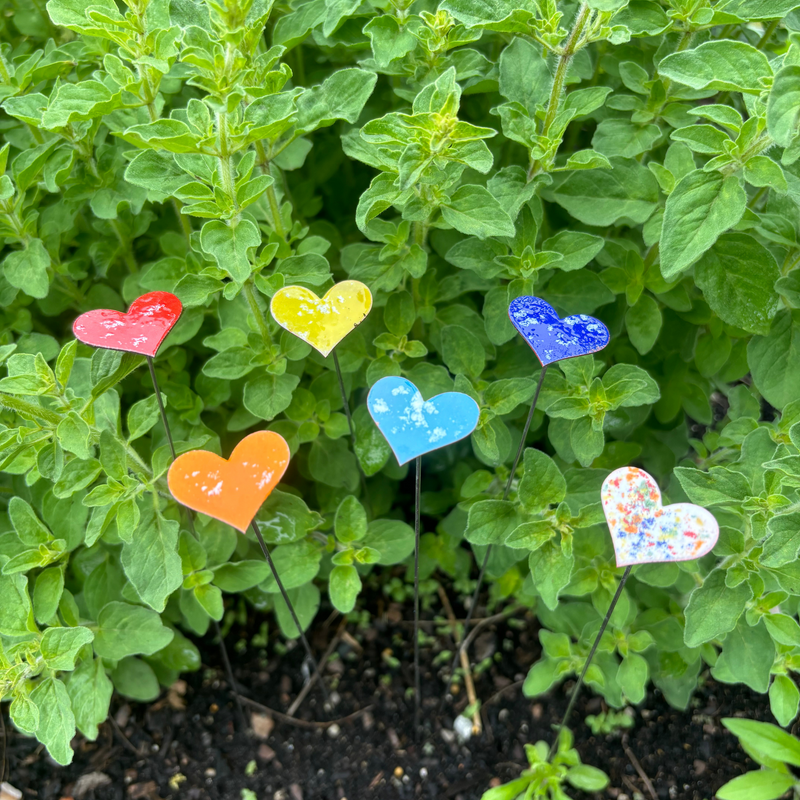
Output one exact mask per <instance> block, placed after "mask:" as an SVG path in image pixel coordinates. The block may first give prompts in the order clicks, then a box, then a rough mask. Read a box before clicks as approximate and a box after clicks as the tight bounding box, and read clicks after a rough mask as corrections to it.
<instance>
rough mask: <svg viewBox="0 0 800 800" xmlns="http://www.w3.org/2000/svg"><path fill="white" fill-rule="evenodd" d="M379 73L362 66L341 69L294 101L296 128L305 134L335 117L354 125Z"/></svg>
mask: <svg viewBox="0 0 800 800" xmlns="http://www.w3.org/2000/svg"><path fill="white" fill-rule="evenodd" d="M377 80H378V76H377V75H376V74H375V73H374V72H369V71H368V70H364V69H355V68H350V69H340V70H338V71H337V72H334V73H333V75H331V76H330V77H329V78H326V79H325V81H323V82H322V84H320V85H319V86H313V87H312V88H311V89H306V90H305V91H304V92H303V94H301V95H300V97H299V98H298V100H297V122H296V125H297V131H298V133H308V132H309V131H313V130H316V129H317V128H324V127H327V126H328V125H332V124H333V123H334V122H335V121H336V120H337V119H344V120H347V122H349V123H350V124H353V123H354V122H355V121H356V120H357V119H358V117H359V115H360V114H361V109H362V108H364V104H365V103H366V102H367V100H368V99H369V96H370V95H371V94H372V90H373V89H374V87H375V83H376V81H377Z"/></svg>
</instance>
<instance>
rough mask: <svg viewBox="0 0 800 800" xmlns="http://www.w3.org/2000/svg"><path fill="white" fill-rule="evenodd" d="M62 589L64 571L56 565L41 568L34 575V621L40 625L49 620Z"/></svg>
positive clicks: (54, 610)
mask: <svg viewBox="0 0 800 800" xmlns="http://www.w3.org/2000/svg"><path fill="white" fill-rule="evenodd" d="M63 591H64V571H63V570H62V569H59V568H58V567H51V568H50V569H44V570H42V571H41V572H40V573H39V574H38V575H37V577H36V583H35V584H34V588H33V611H34V616H35V617H36V621H37V622H38V623H40V624H42V625H44V624H46V623H48V622H50V620H51V619H52V618H53V615H54V614H55V613H56V611H57V610H58V604H59V602H60V601H61V595H62V593H63Z"/></svg>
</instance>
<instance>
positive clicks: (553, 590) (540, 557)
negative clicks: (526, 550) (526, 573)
mask: <svg viewBox="0 0 800 800" xmlns="http://www.w3.org/2000/svg"><path fill="white" fill-rule="evenodd" d="M573 560H574V559H573V556H572V555H565V554H564V551H563V548H562V547H561V545H560V544H559V543H558V542H556V541H555V540H551V541H549V542H547V543H546V544H545V545H543V546H542V547H540V548H539V549H538V550H535V551H534V552H533V553H531V554H530V556H529V557H528V566H529V567H530V570H531V575H532V576H533V583H534V586H536V591H537V592H538V593H539V596H540V597H541V598H542V600H543V601H544V604H545V605H546V606H547V607H548V608H549V609H550V610H551V611H552V610H553V609H555V608H556V607H557V606H558V596H559V594H561V590H562V589H565V588H566V587H567V585H568V584H569V581H570V577H571V575H572V565H573Z"/></svg>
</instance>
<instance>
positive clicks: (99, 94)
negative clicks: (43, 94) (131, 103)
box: [42, 80, 122, 130]
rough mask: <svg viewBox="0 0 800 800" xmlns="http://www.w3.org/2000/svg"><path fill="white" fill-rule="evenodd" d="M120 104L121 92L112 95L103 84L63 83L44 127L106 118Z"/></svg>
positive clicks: (45, 119)
mask: <svg viewBox="0 0 800 800" xmlns="http://www.w3.org/2000/svg"><path fill="white" fill-rule="evenodd" d="M121 104H122V98H121V95H120V93H119V92H112V91H111V90H110V89H109V88H108V87H107V86H106V85H105V84H103V83H100V81H94V80H91V81H81V82H80V83H62V84H61V86H59V87H58V90H57V91H56V92H55V93H54V95H53V96H51V98H50V102H49V104H48V106H47V110H46V111H45V112H44V115H43V116H42V126H43V127H45V128H48V129H49V130H53V129H54V128H63V127H66V126H67V125H70V124H71V123H73V122H79V121H81V120H87V119H94V118H96V117H102V116H105V115H106V114H109V113H111V112H112V111H113V110H114V109H115V108H118V107H119V106H120V105H121Z"/></svg>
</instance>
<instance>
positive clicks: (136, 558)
mask: <svg viewBox="0 0 800 800" xmlns="http://www.w3.org/2000/svg"><path fill="white" fill-rule="evenodd" d="M179 531H180V525H179V524H178V523H177V522H176V521H175V520H166V519H164V518H163V517H162V516H161V514H160V513H158V512H154V511H153V509H152V506H150V507H149V508H147V509H146V510H145V511H144V512H143V513H142V515H141V517H140V519H139V526H138V527H137V529H136V532H135V533H134V534H133V536H132V537H131V540H130V541H129V542H126V543H125V544H124V545H123V547H122V556H121V560H122V566H123V568H124V570H125V574H126V575H127V576H128V580H129V581H130V582H131V583H132V584H133V587H134V589H136V593H137V594H138V595H139V597H140V598H141V599H142V601H143V602H145V603H147V605H149V606H150V607H151V608H153V609H155V610H156V611H163V610H164V609H165V608H166V605H167V600H168V598H169V596H170V595H171V594H172V593H173V592H174V591H176V590H177V589H178V588H179V587H180V585H181V583H182V582H183V572H182V570H181V559H180V556H179V555H178V533H179Z"/></svg>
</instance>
